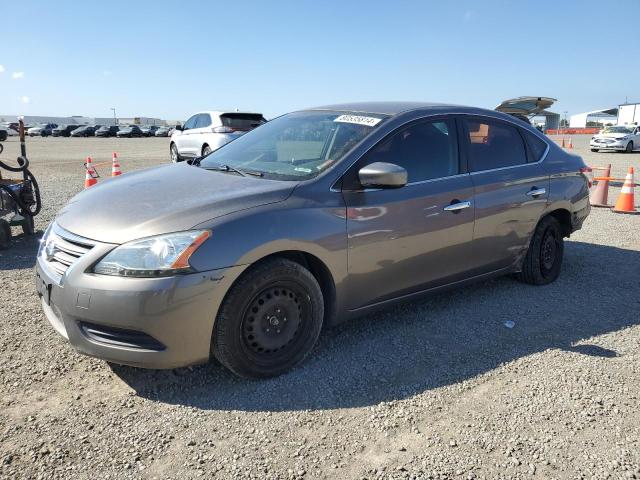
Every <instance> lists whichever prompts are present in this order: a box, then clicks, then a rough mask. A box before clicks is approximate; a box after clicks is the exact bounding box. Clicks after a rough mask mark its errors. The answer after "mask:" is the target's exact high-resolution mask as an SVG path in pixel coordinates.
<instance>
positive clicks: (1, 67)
mask: <svg viewBox="0 0 640 480" xmlns="http://www.w3.org/2000/svg"><path fill="white" fill-rule="evenodd" d="M2 72H4V65H0V73H2Z"/></svg>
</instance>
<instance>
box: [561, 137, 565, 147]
mask: <svg viewBox="0 0 640 480" xmlns="http://www.w3.org/2000/svg"><path fill="white" fill-rule="evenodd" d="M562 148H565V147H564V137H562Z"/></svg>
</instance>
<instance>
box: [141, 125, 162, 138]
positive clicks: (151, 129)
mask: <svg viewBox="0 0 640 480" xmlns="http://www.w3.org/2000/svg"><path fill="white" fill-rule="evenodd" d="M158 128H160V127H159V126H158V125H145V126H143V127H140V131H141V132H142V135H144V136H145V137H153V136H154V135H155V133H156V130H158Z"/></svg>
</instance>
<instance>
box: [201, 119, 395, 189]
mask: <svg viewBox="0 0 640 480" xmlns="http://www.w3.org/2000/svg"><path fill="white" fill-rule="evenodd" d="M385 118H386V116H384V115H379V114H368V113H366V114H365V113H355V114H354V113H346V112H328V111H307V112H296V113H290V114H288V115H284V116H282V117H279V118H276V119H275V120H272V121H270V122H268V123H265V124H264V125H262V126H260V127H258V128H256V129H255V130H252V131H250V132H249V133H246V134H244V135H243V136H241V137H239V138H237V139H236V140H234V141H232V142H230V143H228V144H227V145H225V146H224V147H222V148H220V149H218V150H216V151H214V152H212V153H210V154H209V155H207V156H206V157H204V158H203V159H202V161H201V162H200V165H201V166H202V167H203V168H212V169H215V168H221V167H223V166H228V167H233V168H236V169H239V170H247V171H250V172H257V173H261V174H263V176H264V177H266V178H275V179H279V180H304V179H309V178H313V177H315V176H316V175H318V174H319V173H321V172H322V171H324V170H326V169H327V168H329V167H330V166H331V165H333V164H334V163H335V162H337V161H338V160H340V159H341V158H342V157H343V156H344V155H345V154H347V153H348V152H349V151H350V150H351V149H352V148H353V147H354V146H355V145H356V144H357V143H358V142H360V140H362V139H363V138H364V137H365V136H367V135H368V134H369V133H371V132H372V131H373V129H375V128H376V127H377V126H378V125H379V124H380V123H381V122H382V121H383V120H384V119H385Z"/></svg>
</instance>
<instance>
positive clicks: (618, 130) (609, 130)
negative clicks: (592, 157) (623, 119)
mask: <svg viewBox="0 0 640 480" xmlns="http://www.w3.org/2000/svg"><path fill="white" fill-rule="evenodd" d="M632 131H633V130H631V129H630V128H627V127H607V128H605V129H604V130H602V133H631V132H632Z"/></svg>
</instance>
